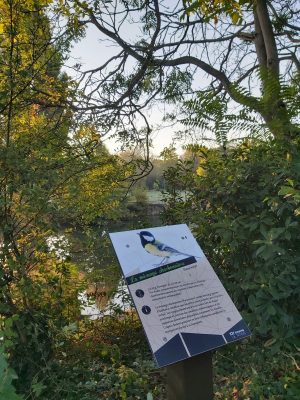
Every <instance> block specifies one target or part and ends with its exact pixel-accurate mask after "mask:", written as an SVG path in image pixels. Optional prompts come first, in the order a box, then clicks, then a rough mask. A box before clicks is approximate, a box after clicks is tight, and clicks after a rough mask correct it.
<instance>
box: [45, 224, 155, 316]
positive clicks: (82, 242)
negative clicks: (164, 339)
mask: <svg viewBox="0 0 300 400" xmlns="http://www.w3.org/2000/svg"><path fill="white" fill-rule="evenodd" d="M159 224H160V218H159V216H151V217H147V220H145V218H144V217H143V218H142V217H139V216H137V218H132V219H131V220H126V221H125V220H124V221H110V222H109V223H108V222H107V223H106V224H105V225H104V224H103V225H102V226H101V227H92V228H90V229H88V230H87V231H85V232H83V231H82V230H79V229H75V230H70V229H69V230H68V229H66V230H65V231H64V232H63V233H61V232H59V233H57V235H52V236H49V238H48V239H47V245H48V248H49V250H50V251H54V252H55V254H56V255H57V257H58V258H60V259H62V260H65V259H67V258H70V259H71V260H72V261H73V262H75V263H76V264H77V265H78V268H79V270H80V271H81V272H82V273H83V274H84V275H85V276H86V277H87V279H88V281H89V282H90V285H89V287H88V288H87V290H85V291H83V292H81V293H80V294H79V296H78V299H79V300H80V304H81V307H80V308H81V315H82V316H86V317H88V318H90V319H98V318H103V317H104V316H107V315H112V314H121V313H124V312H127V311H129V310H130V309H131V307H132V301H131V297H130V294H129V292H128V289H127V286H126V284H125V283H124V281H123V279H122V277H121V271H120V268H119V264H118V261H117V258H116V256H115V252H114V250H113V247H112V244H111V242H110V239H109V236H108V232H118V231H124V230H130V229H137V228H147V227H150V226H157V225H159ZM98 285H100V287H101V290H102V292H107V295H106V296H103V298H100V301H99V298H97V286H98ZM95 287H96V290H95ZM93 291H95V293H94V294H93ZM111 293H112V294H111ZM100 294H101V292H100Z"/></svg>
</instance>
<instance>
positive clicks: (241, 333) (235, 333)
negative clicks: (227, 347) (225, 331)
mask: <svg viewBox="0 0 300 400" xmlns="http://www.w3.org/2000/svg"><path fill="white" fill-rule="evenodd" d="M229 335H230V336H231V337H232V338H234V339H235V338H238V337H241V336H245V335H246V332H245V329H240V330H238V331H231V332H229Z"/></svg>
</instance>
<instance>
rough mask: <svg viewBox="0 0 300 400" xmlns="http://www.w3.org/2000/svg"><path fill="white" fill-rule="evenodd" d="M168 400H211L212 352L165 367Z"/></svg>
mask: <svg viewBox="0 0 300 400" xmlns="http://www.w3.org/2000/svg"><path fill="white" fill-rule="evenodd" d="M167 396H168V397H167V399H168V400H213V373H212V352H211V351H209V352H207V353H203V354H199V355H197V356H194V357H191V358H188V359H186V360H183V361H180V362H178V363H176V364H173V365H170V366H168V367H167Z"/></svg>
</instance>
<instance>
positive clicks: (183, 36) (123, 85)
mask: <svg viewBox="0 0 300 400" xmlns="http://www.w3.org/2000/svg"><path fill="white" fill-rule="evenodd" d="M64 12H65V15H67V16H68V17H69V19H70V21H71V23H73V20H74V15H76V16H77V19H78V21H77V23H79V24H84V25H85V26H89V25H92V26H93V27H94V29H96V30H97V32H98V34H99V39H100V40H101V41H108V42H109V43H110V44H111V45H113V53H111V52H110V54H111V56H110V57H107V58H106V59H104V58H103V52H101V54H98V52H97V51H96V49H95V57H96V58H99V66H98V67H96V68H94V69H92V70H90V71H86V72H85V73H84V76H83V80H82V82H83V84H84V88H85V90H86V91H85V97H84V101H82V102H81V103H80V104H78V105H77V109H78V110H86V111H89V112H90V113H91V114H92V115H93V116H94V117H95V118H96V119H97V120H101V121H102V122H103V123H104V122H105V123H109V124H112V123H113V122H115V121H116V120H117V121H118V122H119V121H120V117H122V118H123V121H124V118H125V120H126V122H127V123H128V122H132V121H133V119H132V118H131V117H132V115H133V114H137V113H142V111H143V109H144V108H146V107H147V106H148V105H149V104H150V103H151V102H152V101H153V100H154V99H158V98H159V99H160V100H163V101H172V100H173V101H174V100H175V101H178V100H179V99H183V98H184V95H185V94H191V93H197V97H196V99H195V100H196V101H198V108H202V107H203V105H205V103H203V96H204V97H205V99H207V98H213V99H214V101H215V102H216V100H218V99H222V100H225V104H226V100H227V101H228V100H231V101H233V104H236V105H239V106H240V108H242V109H243V110H248V111H252V112H254V114H256V116H258V117H259V118H261V121H262V122H263V124H264V125H265V126H266V127H267V128H268V130H269V131H270V132H271V133H272V134H273V135H274V136H275V137H276V138H281V139H282V138H288V139H290V138H292V137H294V136H295V135H298V134H299V125H297V113H298V108H299V72H300V62H299V46H300V41H299V32H300V26H299V22H298V21H299V14H300V9H299V3H298V2H297V1H296V0H292V1H276V0H275V1H266V0H255V1H230V2H227V1H226V2H225V1H224V2H223V1H220V2H211V1H204V2H202V1H194V2H193V1H184V2H182V1H171V2H170V1H163V0H161V1H159V0H146V1H142V0H141V1H137V0H129V1H127V0H126V1H119V0H115V1H109V2H107V1H98V0H97V1H94V0H87V1H84V2H83V1H81V0H75V1H70V0H66V1H65V2H64ZM94 31H95V30H93V32H94ZM193 78H194V79H193ZM215 105H216V103H215ZM223 111H224V110H223ZM108 113H109V116H108ZM122 118H121V119H122ZM119 131H120V132H122V134H123V135H125V134H126V133H127V134H129V129H124V130H122V129H120V128H119Z"/></svg>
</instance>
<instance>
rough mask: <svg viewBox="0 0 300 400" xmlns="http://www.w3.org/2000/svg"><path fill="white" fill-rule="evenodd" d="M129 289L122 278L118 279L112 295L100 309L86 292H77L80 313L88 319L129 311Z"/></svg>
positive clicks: (130, 306)
mask: <svg viewBox="0 0 300 400" xmlns="http://www.w3.org/2000/svg"><path fill="white" fill-rule="evenodd" d="M129 296H130V294H129V291H128V289H127V286H126V285H125V283H124V280H123V279H120V281H119V284H118V286H117V289H116V293H115V294H114V296H113V297H112V298H111V299H110V300H109V301H108V303H107V304H106V306H105V307H104V308H103V309H101V308H100V307H99V306H98V304H97V302H96V301H95V300H92V301H91V300H90V299H89V297H88V295H87V292H86V291H84V292H82V293H80V294H79V296H78V299H79V300H80V303H81V307H80V309H81V315H83V316H87V317H89V318H90V319H93V320H94V319H99V318H102V317H104V316H107V315H114V314H120V313H121V312H122V313H123V312H127V311H130V309H131V308H132V304H131V301H130V300H129Z"/></svg>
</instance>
